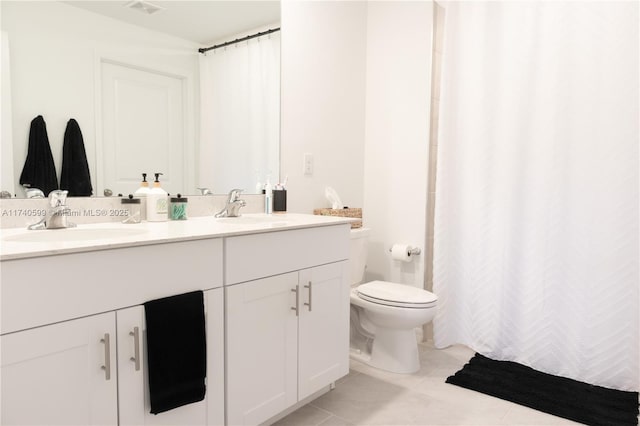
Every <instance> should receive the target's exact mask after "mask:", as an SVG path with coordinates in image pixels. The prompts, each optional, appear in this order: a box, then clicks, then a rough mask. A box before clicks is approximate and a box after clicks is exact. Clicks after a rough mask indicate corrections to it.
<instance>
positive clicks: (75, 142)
mask: <svg viewBox="0 0 640 426" xmlns="http://www.w3.org/2000/svg"><path fill="white" fill-rule="evenodd" d="M60 189H66V190H67V191H69V195H70V196H72V197H88V196H91V194H92V192H93V187H92V186H91V175H90V174H89V163H88V162H87V153H86V151H85V149H84V139H83V138H82V132H81V131H80V126H79V125H78V122H77V121H76V120H74V119H73V118H72V119H70V120H69V121H68V122H67V129H66V130H65V131H64V145H63V146H62V173H61V175H60Z"/></svg>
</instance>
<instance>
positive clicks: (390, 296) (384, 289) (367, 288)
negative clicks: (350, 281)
mask: <svg viewBox="0 0 640 426" xmlns="http://www.w3.org/2000/svg"><path fill="white" fill-rule="evenodd" d="M357 292H358V296H359V297H360V298H361V299H364V300H368V301H370V302H373V303H379V304H381V305H388V306H397V307H404V308H430V307H432V306H435V305H436V302H437V300H438V296H436V295H435V294H433V293H430V292H428V291H426V290H423V289H421V288H417V287H412V286H410V285H404V284H396V283H390V282H386V281H372V282H370V283H366V284H362V285H360V286H358V288H357Z"/></svg>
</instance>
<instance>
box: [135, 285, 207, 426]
mask: <svg viewBox="0 0 640 426" xmlns="http://www.w3.org/2000/svg"><path fill="white" fill-rule="evenodd" d="M144 309H145V318H146V320H147V366H148V369H149V396H150V400H151V413H152V414H158V413H162V412H164V411H169V410H172V409H174V408H177V407H180V406H183V405H186V404H191V403H192V402H198V401H202V400H203V399H204V395H205V377H206V373H207V361H206V359H207V349H206V342H205V338H206V337H205V324H204V296H203V293H202V292H201V291H195V292H191V293H185V294H181V295H178V296H171V297H166V298H163V299H157V300H152V301H150V302H147V303H145V304H144Z"/></svg>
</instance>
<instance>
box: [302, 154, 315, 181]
mask: <svg viewBox="0 0 640 426" xmlns="http://www.w3.org/2000/svg"><path fill="white" fill-rule="evenodd" d="M303 170H304V174H305V175H306V176H311V175H312V174H313V154H310V153H305V154H304V169H303Z"/></svg>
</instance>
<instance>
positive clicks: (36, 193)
mask: <svg viewBox="0 0 640 426" xmlns="http://www.w3.org/2000/svg"><path fill="white" fill-rule="evenodd" d="M23 186H24V185H23ZM24 192H25V195H26V196H27V198H44V192H42V190H40V189H38V188H31V187H28V186H25V187H24Z"/></svg>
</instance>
